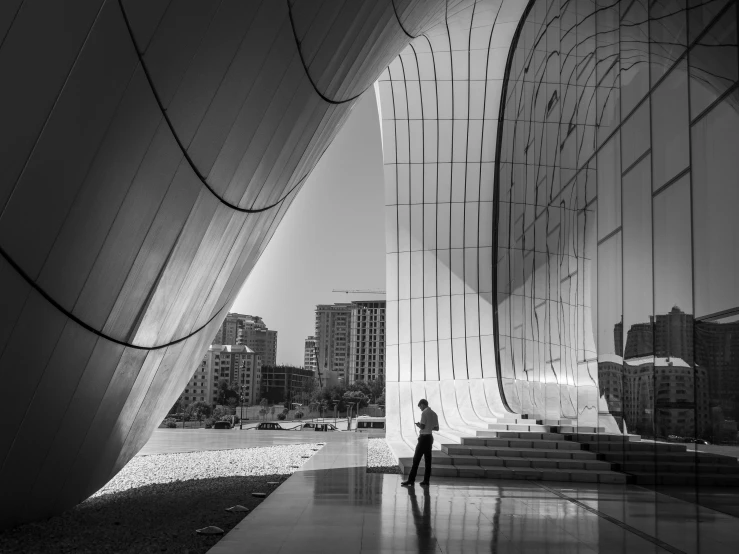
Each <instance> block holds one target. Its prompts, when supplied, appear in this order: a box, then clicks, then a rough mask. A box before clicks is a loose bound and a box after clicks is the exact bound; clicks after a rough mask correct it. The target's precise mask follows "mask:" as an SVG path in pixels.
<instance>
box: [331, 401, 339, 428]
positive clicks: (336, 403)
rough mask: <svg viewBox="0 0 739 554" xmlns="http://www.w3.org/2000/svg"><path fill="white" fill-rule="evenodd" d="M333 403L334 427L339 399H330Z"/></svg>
mask: <svg viewBox="0 0 739 554" xmlns="http://www.w3.org/2000/svg"><path fill="white" fill-rule="evenodd" d="M332 402H333V403H334V427H336V410H337V409H338V407H339V401H338V400H332Z"/></svg>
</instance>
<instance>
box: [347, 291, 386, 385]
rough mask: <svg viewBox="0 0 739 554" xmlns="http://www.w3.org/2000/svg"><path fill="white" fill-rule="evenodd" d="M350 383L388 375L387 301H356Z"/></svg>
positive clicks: (352, 313) (354, 305) (353, 319)
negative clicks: (386, 346)
mask: <svg viewBox="0 0 739 554" xmlns="http://www.w3.org/2000/svg"><path fill="white" fill-rule="evenodd" d="M348 354H349V371H348V375H349V383H353V382H354V381H356V380H363V381H373V380H375V379H377V378H378V377H384V375H385V301H384V300H382V301H355V302H352V312H351V323H350V337H349V352H348Z"/></svg>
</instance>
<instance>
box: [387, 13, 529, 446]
mask: <svg viewBox="0 0 739 554" xmlns="http://www.w3.org/2000/svg"><path fill="white" fill-rule="evenodd" d="M525 7H526V3H525V2H519V1H516V0H490V1H481V2H475V1H473V0H469V1H462V2H456V3H454V6H453V7H452V6H451V5H450V6H449V9H448V12H447V17H446V18H445V19H444V20H443V21H441V22H440V23H439V24H438V25H437V26H435V27H433V28H432V29H429V30H428V31H427V32H425V33H424V34H423V35H421V36H419V37H417V38H415V39H414V40H413V41H411V43H410V45H409V46H408V47H407V48H406V49H405V50H403V52H401V54H400V56H399V57H398V58H396V59H395V61H393V62H392V63H391V64H390V66H389V67H388V68H387V70H386V71H384V72H383V73H382V75H381V76H380V78H379V80H378V81H377V83H376V85H375V88H376V91H377V95H378V98H379V109H380V114H381V118H382V139H383V153H384V158H385V204H386V206H387V208H386V210H387V212H386V229H387V232H386V244H387V318H386V319H387V354H386V358H387V360H386V370H385V374H386V383H387V385H386V387H387V389H386V390H387V392H386V402H387V417H388V422H389V423H388V440H389V441H390V442H391V443H392V445H393V447H394V449H395V451H396V453H398V454H405V455H408V452H409V450H410V449H411V448H412V447H413V446H414V444H415V441H416V436H417V429H416V427H415V425H414V422H415V421H416V420H417V414H416V412H417V408H416V404H417V402H418V400H420V399H421V398H426V399H427V400H428V401H429V403H430V405H431V407H432V408H433V409H434V410H435V411H436V412H437V413H438V414H439V420H440V427H441V431H440V433H439V434H440V435H441V437H442V440H447V441H458V440H459V439H458V438H459V436H460V435H463V434H467V435H469V433H470V431H471V430H474V429H475V428H478V429H485V428H487V423H488V422H494V421H495V418H496V417H498V416H503V415H506V414H507V413H508V412H507V410H506V408H505V406H504V403H503V400H502V399H501V394H500V391H499V385H498V379H497V373H496V367H497V366H496V362H495V344H494V328H493V312H494V300H493V299H494V292H493V290H494V289H493V272H492V268H493V261H494V248H493V223H494V222H493V195H494V186H493V178H494V165H495V146H496V135H497V128H498V121H497V119H498V112H499V109H500V93H501V88H502V84H503V77H504V72H505V66H506V59H507V57H508V52H509V47H510V44H511V40H512V38H513V36H514V33H515V30H516V27H517V25H518V22H519V20H520V19H521V15H522V13H523V10H524V8H525Z"/></svg>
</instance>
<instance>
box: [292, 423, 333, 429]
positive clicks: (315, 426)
mask: <svg viewBox="0 0 739 554" xmlns="http://www.w3.org/2000/svg"><path fill="white" fill-rule="evenodd" d="M295 430H296V431H338V430H339V429H338V428H337V427H336V426H335V425H334V424H333V423H303V425H302V426H300V427H296V428H295Z"/></svg>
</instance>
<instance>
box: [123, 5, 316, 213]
mask: <svg viewBox="0 0 739 554" xmlns="http://www.w3.org/2000/svg"><path fill="white" fill-rule="evenodd" d="M117 1H118V7H119V8H120V11H121V16H122V17H123V21H124V23H125V25H126V29H127V31H128V36H129V37H130V39H131V44H132V46H133V49H134V51H135V52H136V56H137V57H138V60H139V64H140V65H141V69H142V71H143V72H144V76H145V77H146V81H147V83H148V84H149V89H150V90H151V93H152V95H153V96H154V100H155V101H156V103H157V106H158V107H159V111H160V112H161V114H162V117H163V118H164V122H165V123H166V124H167V127H168V128H169V131H170V133H171V134H172V138H174V140H175V142H176V143H177V147H178V148H179V149H180V152H182V155H183V157H184V158H185V161H186V162H187V165H189V166H190V169H192V171H193V173H195V176H196V177H197V178H198V180H199V181H200V182H201V183H202V185H203V186H204V187H205V188H207V189H208V191H210V193H211V194H212V195H213V196H215V197H216V198H217V199H218V201H219V202H220V203H221V204H224V205H225V206H228V207H229V208H231V209H232V210H234V211H237V212H241V213H247V214H253V213H261V212H265V211H267V210H271V209H272V208H274V207H276V206H278V205H279V204H281V203H282V202H284V201H285V199H286V198H287V197H288V196H290V193H292V192H293V191H294V190H295V189H296V188H298V187H300V186H301V185H302V183H303V181H305V179H306V178H307V177H308V175H309V174H310V172H308V173H306V174H305V175H303V177H301V178H300V180H299V181H298V182H297V183H295V184H294V185H293V186H292V187H291V188H290V190H289V191H287V193H285V194H284V195H283V197H282V198H280V199H279V200H277V201H276V202H275V203H274V204H270V205H269V206H264V207H263V208H242V207H240V206H238V205H236V204H233V203H231V202H229V201H228V200H226V199H225V198H223V197H222V196H220V195H219V194H218V193H217V192H216V191H215V189H214V188H213V187H212V186H211V185H210V183H208V181H207V180H206V178H205V176H204V175H203V174H202V173H201V172H200V170H199V169H198V168H197V166H196V165H195V162H194V161H193V159H192V158H191V157H190V154H189V153H188V151H187V148H185V145H184V144H183V143H182V140H181V139H180V137H179V135H178V134H177V132H176V131H175V128H174V125H173V123H172V120H171V119H170V118H169V115H168V114H167V109H166V108H165V107H164V104H163V103H162V99H161V97H160V96H159V93H158V92H157V89H156V87H155V86H154V80H153V79H152V77H151V74H150V73H149V68H148V67H147V65H146V62H145V61H144V56H143V55H142V54H141V50H139V47H138V44H137V43H136V39H135V38H134V36H133V29H132V27H131V23H130V21H129V20H128V15H127V14H126V10H125V8H124V7H123V3H122V0H117ZM291 21H292V19H291ZM301 60H302V56H301ZM309 78H310V76H309ZM312 82H313V81H311V83H312Z"/></svg>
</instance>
